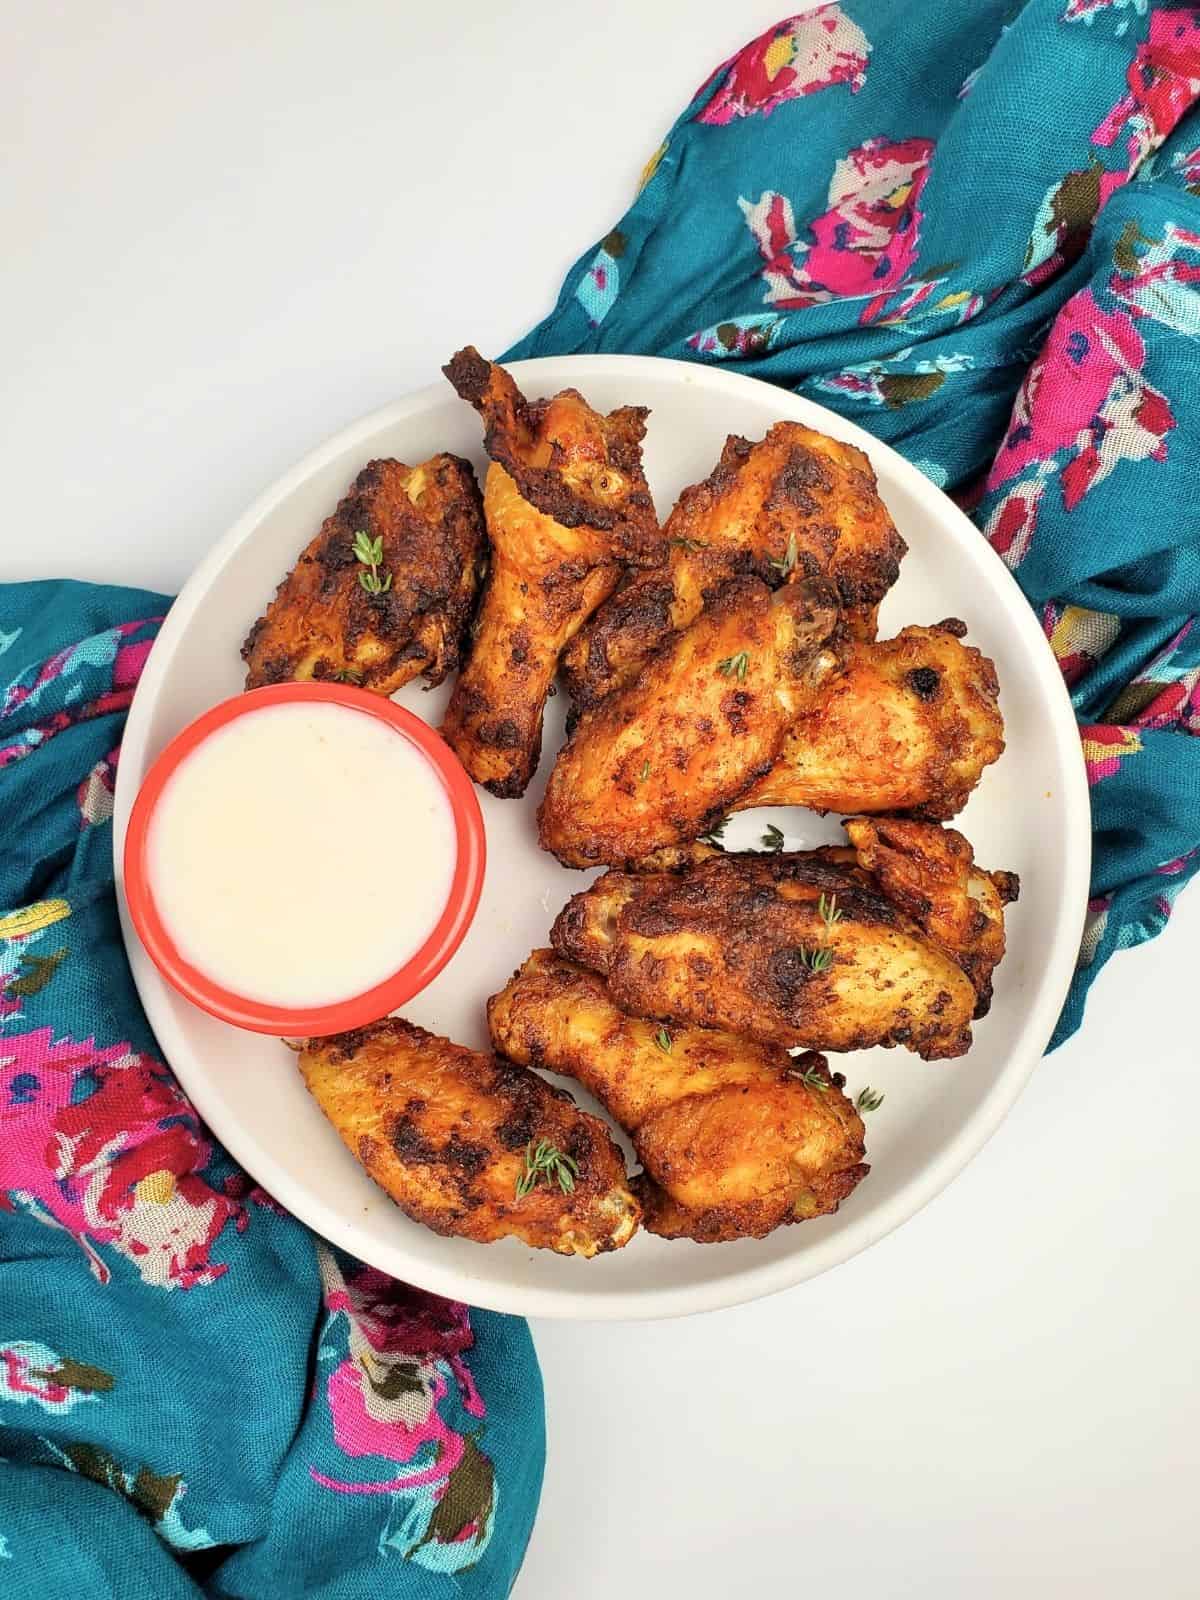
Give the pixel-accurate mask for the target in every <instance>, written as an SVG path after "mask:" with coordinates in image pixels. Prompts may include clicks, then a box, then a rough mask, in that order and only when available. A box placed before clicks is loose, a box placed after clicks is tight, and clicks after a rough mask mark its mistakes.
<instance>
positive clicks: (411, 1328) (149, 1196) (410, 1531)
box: [0, 582, 545, 1600]
mask: <svg viewBox="0 0 1200 1600" xmlns="http://www.w3.org/2000/svg"><path fill="white" fill-rule="evenodd" d="M168 604H169V602H168V600H167V599H166V597H164V596H162V595H156V594H148V593H144V592H141V591H138V590H133V589H112V588H104V587H101V586H97V585H88V584H75V583H66V582H64V583H34V584H24V585H17V584H9V585H0V819H2V824H3V832H2V836H0V1594H3V1595H4V1596H5V1597H6V1600H26V1597H28V1600H48V1597H50V1596H58V1595H68V1594H69V1595H86V1596H87V1597H88V1600H93V1597H96V1600H100V1597H103V1596H107V1595H112V1596H114V1597H119V1600H141V1597H143V1596H145V1597H146V1600H164V1597H167V1596H174V1595H180V1596H184V1595H192V1596H194V1595H200V1594H204V1595H210V1596H214V1597H228V1600H234V1597H236V1600H279V1597H281V1596H288V1597H289V1600H291V1597H296V1600H301V1597H303V1600H317V1597H319V1600H366V1597H367V1596H375V1595H379V1594H383V1593H387V1594H395V1595H397V1596H403V1597H405V1600H407V1597H409V1596H413V1597H421V1600H426V1597H428V1600H437V1597H441V1596H452V1595H453V1596H474V1595H477V1596H480V1597H487V1600H492V1597H493V1596H496V1595H503V1594H506V1593H507V1592H508V1590H509V1588H510V1586H511V1584H512V1581H513V1579H514V1577H515V1575H516V1572H517V1569H518V1567H519V1565H520V1561H521V1557H522V1555H523V1553H524V1549H525V1544H526V1542H527V1540H528V1537H529V1532H530V1529H531V1527H532V1524H533V1517H534V1513H535V1511H536V1508H537V1502H538V1495H539V1492H540V1487H541V1478H542V1467H543V1462H544V1456H545V1440H544V1418H543V1405H542V1390H541V1378H540V1374H539V1371H538V1365H537V1361H536V1358H535V1356H534V1352H533V1346H532V1343H531V1340H530V1337H529V1330H528V1328H527V1327H526V1325H525V1323H524V1322H522V1321H520V1320H518V1319H515V1318H511V1317H503V1316H497V1315H495V1314H493V1313H490V1312H486V1311H477V1310H470V1309H468V1307H466V1306H464V1305H460V1304H458V1303H456V1302H453V1301H448V1300H442V1299H439V1298H438V1297H437V1296H434V1295H429V1294H425V1293H423V1292H421V1291H419V1290H415V1289H411V1288H408V1287H407V1286H405V1285H404V1284H401V1283H397V1282H394V1281H393V1280H391V1279H389V1278H387V1277H385V1276H384V1275H383V1274H382V1273H380V1272H378V1271H376V1270H375V1269H373V1268H370V1267H366V1266H364V1265H363V1264H362V1263H361V1262H358V1261H354V1260H352V1259H350V1258H348V1257H346V1256H344V1255H342V1254H341V1253H340V1252H338V1251H337V1250H334V1249H333V1248H332V1247H331V1246H329V1245H328V1244H326V1243H325V1242H324V1241H323V1240H321V1239H318V1238H316V1237H314V1236H313V1235H312V1234H311V1233H309V1232H308V1230H307V1229H305V1228H304V1227H302V1226H301V1225H300V1223H298V1222H296V1221H295V1220H294V1219H293V1218H292V1217H290V1216H288V1215H287V1214H286V1213H285V1212H284V1211H283V1210H282V1209H281V1208H280V1207H279V1206H278V1205H277V1204H276V1203H275V1202H274V1201H273V1200H272V1199H271V1197H270V1196H269V1195H268V1194H266V1193H264V1191H263V1190H262V1189H260V1188H259V1187H258V1186H257V1185H256V1184H255V1183H254V1182H253V1180H252V1179H251V1178H250V1177H248V1176H247V1174H245V1173H243V1172H242V1171H240V1170H239V1169H238V1168H237V1167H236V1166H235V1165H234V1164H233V1162H232V1161H231V1160H230V1159H229V1157H228V1156H227V1155H226V1154H225V1152H224V1151H223V1150H222V1149H221V1147H220V1145H219V1144H218V1143H217V1142H216V1140H215V1139H214V1138H213V1136H212V1134H211V1133H210V1132H209V1131H208V1129H206V1128H205V1127H204V1126H203V1124H202V1123H201V1122H200V1120H199V1118H198V1117H197V1115H196V1112H195V1111H194V1109H193V1108H192V1107H191V1105H190V1104H189V1103H188V1101H187V1099H186V1097H185V1096H184V1095H183V1093H182V1092H181V1090H180V1088H179V1086H178V1085H177V1084H176V1083H175V1081H174V1079H173V1078H172V1076H171V1074H170V1072H169V1070H168V1068H167V1067H166V1065H165V1064H164V1062H163V1059H162V1056H161V1053H160V1052H159V1050H158V1048H157V1045H156V1043H155V1040H154V1037H153V1035H152V1033H151V1031H150V1029H149V1026H148V1024H147V1022H146V1019H145V1016H144V1015H143V1013H142V1010H141V1007H140V1006H139V1004H138V1000H137V995H136V992H135V990H134V987H133V983H132V979H131V977H130V973H129V968H128V965H127V963H126V960H125V954H124V949H123V947H122V943H121V936H120V930H119V928H118V924H117V913H116V905H115V901H114V897H113V874H112V805H113V782H114V777H115V773H116V767H117V762H118V759H119V755H120V742H121V733H122V729H123V726H124V721H125V714H126V712H127V710H128V707H129V703H130V700H131V698H132V694H133V690H134V687H135V685H136V683H137V679H138V676H139V674H140V672H141V669H142V665H143V663H144V661H145V659H146V655H147V653H148V651H149V650H150V647H151V645H152V643H153V640H154V636H155V633H156V632H157V627H158V622H159V619H160V618H161V616H162V614H163V612H164V611H165V609H166V607H167V605H168Z"/></svg>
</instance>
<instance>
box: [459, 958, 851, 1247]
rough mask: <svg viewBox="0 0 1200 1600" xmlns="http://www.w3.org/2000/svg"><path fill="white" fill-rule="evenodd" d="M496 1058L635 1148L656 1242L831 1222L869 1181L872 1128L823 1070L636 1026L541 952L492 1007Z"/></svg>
mask: <svg viewBox="0 0 1200 1600" xmlns="http://www.w3.org/2000/svg"><path fill="white" fill-rule="evenodd" d="M488 1025H489V1027H490V1029H491V1034H492V1042H493V1043H494V1044H495V1046H496V1049H497V1050H499V1051H501V1052H502V1053H503V1054H504V1055H507V1056H509V1057H510V1058H511V1059H512V1060H514V1061H520V1062H523V1063H524V1064H526V1065H529V1066H536V1067H541V1068H545V1069H548V1070H549V1071H551V1072H557V1073H562V1074H564V1075H565V1076H567V1077H572V1078H575V1079H576V1080H577V1081H578V1082H580V1083H581V1084H583V1086H584V1088H585V1089H587V1090H588V1091H589V1093H591V1094H593V1095H595V1097H596V1098H597V1099H598V1100H599V1101H600V1103H601V1104H602V1105H603V1106H604V1107H605V1109H606V1110H607V1111H608V1112H609V1113H610V1114H611V1115H612V1116H613V1117H615V1119H616V1120H617V1122H619V1123H620V1124H621V1126H622V1127H623V1128H625V1130H626V1131H627V1132H628V1133H629V1134H630V1135H631V1136H632V1138H633V1143H634V1148H635V1150H636V1151H637V1154H638V1159H639V1160H640V1161H641V1162H642V1165H643V1166H644V1167H645V1169H646V1170H645V1174H644V1175H642V1176H640V1177H635V1178H634V1180H633V1187H634V1189H635V1191H636V1192H637V1194H638V1197H639V1199H640V1200H641V1202H642V1207H643V1214H644V1216H643V1220H644V1223H645V1226H646V1228H647V1229H648V1230H649V1231H650V1232H651V1233H658V1234H663V1235H665V1236H666V1237H667V1238H688V1239H695V1240H697V1241H698V1242H700V1243H702V1244H712V1243H718V1242H720V1241H722V1240H726V1239H741V1238H756V1239H761V1238H762V1237H763V1236H764V1235H765V1234H767V1233H770V1232H771V1230H772V1229H773V1228H777V1227H779V1226H780V1225H781V1224H782V1223H787V1222H799V1221H802V1220H803V1219H804V1218H806V1217H816V1216H824V1215H825V1214H826V1213H828V1212H830V1211H836V1210H837V1207H838V1203H839V1201H841V1200H843V1199H844V1198H845V1197H846V1195H848V1194H849V1193H850V1192H851V1190H852V1189H853V1188H854V1187H855V1185H856V1184H857V1183H858V1182H859V1180H860V1179H861V1178H863V1177H864V1176H865V1175H866V1172H867V1170H868V1169H867V1167H866V1166H865V1165H863V1162H862V1156H863V1125H862V1121H861V1119H860V1117H859V1116H858V1114H857V1112H856V1111H855V1109H854V1107H853V1106H852V1105H851V1103H850V1102H849V1100H847V1099H846V1097H845V1095H844V1094H843V1093H842V1092H841V1089H840V1087H838V1086H837V1085H836V1084H835V1083H834V1081H833V1080H832V1079H831V1078H830V1076H829V1071H828V1066H827V1063H826V1062H825V1060H824V1058H823V1057H822V1056H817V1055H808V1056H804V1057H801V1058H800V1059H799V1060H795V1059H793V1057H791V1056H790V1055H788V1053H787V1051H786V1050H781V1049H779V1048H778V1047H776V1046H773V1045H760V1044H754V1043H753V1042H751V1041H749V1040H746V1039H738V1038H735V1037H734V1036H733V1035H732V1034H728V1033H718V1032H716V1031H713V1030H711V1029H707V1028H687V1027H685V1028H673V1029H672V1030H670V1032H667V1030H665V1029H664V1028H663V1027H662V1026H661V1025H660V1024H658V1023H655V1022H645V1021H643V1020H641V1019H640V1018H637V1017H631V1016H627V1015H626V1014H625V1012H623V1011H621V1010H619V1009H618V1008H617V1006H616V1005H614V1004H613V1001H612V999H611V998H610V996H609V994H608V991H607V989H606V988H605V985H604V980H603V979H602V978H601V977H599V976H598V974H596V973H594V972H588V971H585V970H584V968H582V967H579V966H576V965H575V964H574V963H573V962H570V961H565V960H563V959H562V958H561V957H560V956H556V955H555V954H554V952H553V951H551V950H535V951H534V953H533V954H532V955H531V956H530V957H529V959H528V961H526V963H525V965H524V966H523V967H522V968H521V969H520V971H519V972H517V973H516V974H515V975H514V976H513V977H512V978H511V979H510V981H509V983H508V984H507V986H506V987H505V988H504V989H503V990H501V992H500V993H499V994H498V995H495V996H493V998H492V999H491V1000H490V1001H489V1002H488Z"/></svg>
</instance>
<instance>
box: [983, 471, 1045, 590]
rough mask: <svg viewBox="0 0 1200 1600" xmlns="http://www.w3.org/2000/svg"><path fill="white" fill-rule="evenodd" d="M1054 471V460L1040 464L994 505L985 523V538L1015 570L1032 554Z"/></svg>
mask: <svg viewBox="0 0 1200 1600" xmlns="http://www.w3.org/2000/svg"><path fill="white" fill-rule="evenodd" d="M1053 471H1054V467H1053V464H1051V465H1050V467H1049V468H1048V469H1044V468H1041V467H1039V468H1038V470H1037V471H1035V472H1034V473H1033V474H1032V475H1031V476H1030V477H1027V478H1025V479H1023V480H1022V481H1021V482H1020V483H1017V484H1014V485H1013V487H1012V488H1011V489H1009V491H1008V493H1007V494H1006V495H1005V496H1004V498H1003V499H1002V500H999V501H998V502H997V503H996V505H995V506H993V508H992V510H991V511H990V512H989V514H988V518H987V520H986V522H985V523H984V524H983V536H984V538H985V539H987V541H988V543H989V544H990V545H991V546H992V549H993V550H995V552H996V554H997V555H999V556H1003V558H1004V561H1005V564H1006V565H1007V566H1009V567H1011V568H1012V569H1013V570H1014V571H1015V570H1016V568H1017V567H1019V566H1020V565H1021V562H1022V561H1024V559H1025V557H1026V556H1027V555H1028V554H1029V547H1030V545H1031V544H1032V543H1033V538H1034V535H1035V534H1036V532H1037V525H1038V513H1039V512H1040V510H1041V506H1042V496H1043V495H1044V494H1045V492H1046V483H1047V480H1048V477H1049V475H1050V474H1052V473H1053Z"/></svg>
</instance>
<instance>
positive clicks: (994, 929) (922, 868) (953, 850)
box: [845, 817, 1021, 1017]
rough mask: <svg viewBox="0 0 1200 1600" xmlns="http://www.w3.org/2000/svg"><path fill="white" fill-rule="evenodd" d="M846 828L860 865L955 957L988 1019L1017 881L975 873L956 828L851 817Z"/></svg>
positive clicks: (977, 1008)
mask: <svg viewBox="0 0 1200 1600" xmlns="http://www.w3.org/2000/svg"><path fill="white" fill-rule="evenodd" d="M845 826H846V832H847V834H848V835H849V837H850V842H851V844H852V846H853V847H854V853H855V856H856V859H857V861H858V864H859V865H860V866H861V867H863V868H865V870H866V871H868V872H869V873H870V874H871V875H872V877H873V878H874V879H875V881H876V883H878V885H879V887H880V889H881V890H882V891H883V893H884V894H885V895H886V896H887V898H888V899H889V900H890V901H891V902H892V904H893V905H895V906H899V907H900V909H901V910H902V911H905V912H907V913H908V915H909V916H910V917H912V919H913V921H914V922H916V923H917V924H918V926H919V927H921V928H922V929H924V931H925V932H926V933H927V934H928V935H929V937H930V938H932V939H935V940H936V941H937V943H938V944H940V945H941V947H942V949H943V950H946V951H947V952H948V953H949V954H950V955H952V956H953V957H954V959H955V960H956V961H957V962H958V964H959V966H960V967H962V969H963V971H964V972H965V973H966V974H967V976H968V978H970V980H971V982H972V984H973V985H974V988H975V994H976V1001H975V1015H976V1016H977V1017H982V1016H986V1015H987V1011H988V1008H989V1006H990V1005H991V1003H992V973H993V971H994V970H995V968H996V967H998V966H999V964H1000V962H1001V961H1002V960H1003V959H1004V907H1005V906H1006V905H1010V904H1011V903H1012V902H1013V901H1014V900H1016V898H1017V896H1018V894H1019V893H1020V889H1021V884H1020V880H1019V879H1018V877H1017V875H1016V873H1015V872H985V871H984V870H983V868H982V867H977V866H976V865H975V852H974V851H973V850H972V849H971V846H970V845H969V844H968V843H967V841H966V840H965V839H964V838H963V836H962V834H961V833H958V832H957V831H956V830H955V829H954V828H934V827H930V826H929V824H928V823H921V822H911V821H907V820H905V819H903V818H899V817H851V818H850V819H849V820H848V821H847V823H846V825H845Z"/></svg>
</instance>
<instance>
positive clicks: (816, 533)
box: [563, 422, 905, 707]
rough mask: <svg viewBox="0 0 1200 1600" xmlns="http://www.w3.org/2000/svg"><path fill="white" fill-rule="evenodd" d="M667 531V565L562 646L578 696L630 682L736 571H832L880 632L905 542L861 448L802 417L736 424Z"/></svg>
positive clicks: (843, 592) (856, 612)
mask: <svg viewBox="0 0 1200 1600" xmlns="http://www.w3.org/2000/svg"><path fill="white" fill-rule="evenodd" d="M663 531H664V533H665V535H666V538H667V540H668V548H669V556H668V559H667V564H666V566H665V567H663V568H657V569H655V570H653V571H647V572H638V573H634V574H631V575H630V577H629V578H628V579H627V580H626V582H625V583H624V584H623V585H622V587H621V588H620V589H619V590H618V591H617V593H616V594H615V595H614V596H613V597H612V599H611V600H609V601H607V602H606V604H605V605H604V606H603V607H602V608H601V610H600V611H599V612H598V613H597V615H596V617H595V619H594V620H593V621H592V623H591V624H590V625H589V626H588V627H587V628H586V629H584V630H583V631H582V632H580V633H579V635H578V636H577V637H576V639H575V642H574V643H573V644H572V645H571V647H570V649H569V650H568V651H567V653H566V656H565V657H564V660H563V675H564V679H565V681H566V684H567V688H568V690H569V691H570V694H571V696H572V698H573V699H574V701H575V703H576V704H577V705H578V706H581V707H584V706H593V705H595V704H596V703H597V702H598V701H600V700H602V699H603V698H604V696H605V695H607V694H611V693H612V692H613V690H614V689H618V688H621V687H622V686H623V685H625V684H628V683H631V682H632V681H633V680H634V679H635V678H636V677H637V674H638V672H639V670H640V668H641V666H642V664H643V663H644V662H645V660H646V658H647V657H648V656H649V655H650V654H651V652H652V651H653V650H655V649H656V648H657V646H658V645H660V644H661V643H662V641H663V639H665V638H666V636H667V634H669V633H670V632H672V631H673V630H675V629H679V628H686V627H687V626H688V624H689V623H691V622H693V621H695V619H696V617H698V616H699V614H700V612H701V611H702V610H703V609H704V606H705V604H706V602H707V600H708V598H709V597H710V596H711V595H712V594H713V593H714V592H715V591H716V590H717V589H719V588H720V586H721V585H722V584H723V583H726V582H727V581H728V580H729V579H730V578H733V577H738V576H744V575H746V574H753V575H754V576H755V577H758V578H761V579H762V581H763V582H764V583H768V584H770V585H771V586H772V587H774V586H775V585H777V584H780V583H782V582H784V581H785V580H786V579H790V578H812V577H816V576H819V575H828V576H829V577H830V578H832V579H833V580H834V582H835V583H836V584H837V588H838V594H839V598H840V600H841V604H842V605H843V606H844V607H845V608H847V611H848V612H849V613H850V615H851V616H852V617H853V618H854V619H855V623H856V627H857V631H860V632H862V633H864V634H865V636H866V637H868V638H870V637H873V635H874V619H875V607H876V606H877V605H878V603H879V601H880V600H882V599H883V596H884V595H885V594H886V593H887V591H888V589H890V588H891V586H892V584H893V583H894V582H895V581H896V575H897V573H898V571H899V568H900V560H901V557H902V556H903V555H904V551H905V544H904V540H903V539H902V538H901V537H900V535H899V534H898V533H897V532H896V529H895V526H894V524H893V523H892V519H891V517H890V516H889V515H888V512H887V508H886V507H885V506H884V504H883V501H882V500H881V499H880V498H879V494H878V492H877V490H876V487H875V474H874V472H873V471H872V470H871V464H870V462H869V461H868V460H867V458H866V456H864V455H863V453H862V451H861V450H857V449H855V447H854V446H853V445H850V444H842V443H840V442H839V441H838V440H837V439H830V438H827V437H826V435H825V434H823V433H817V432H815V431H814V430H813V429H812V428H805V427H802V426H801V425H800V423H798V422H777V423H776V424H775V426H774V427H773V428H772V429H771V430H770V432H769V433H768V434H767V436H766V438H765V439H763V440H761V441H760V442H759V443H758V444H752V443H751V442H750V440H748V439H741V438H738V437H737V436H736V435H733V434H731V435H730V437H729V439H728V440H727V441H726V444H725V448H724V450H723V451H722V452H721V459H720V462H719V463H718V465H717V467H716V468H715V470H714V471H713V473H712V474H711V476H709V477H708V478H706V479H705V480H704V482H703V483H696V484H693V485H692V486H691V488H689V489H685V490H684V491H683V493H682V494H681V495H680V497H679V501H678V504H677V505H676V507H675V509H674V511H672V513H671V515H670V517H669V518H668V520H667V525H666V527H665V529H664V530H663Z"/></svg>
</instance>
